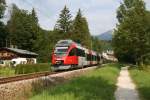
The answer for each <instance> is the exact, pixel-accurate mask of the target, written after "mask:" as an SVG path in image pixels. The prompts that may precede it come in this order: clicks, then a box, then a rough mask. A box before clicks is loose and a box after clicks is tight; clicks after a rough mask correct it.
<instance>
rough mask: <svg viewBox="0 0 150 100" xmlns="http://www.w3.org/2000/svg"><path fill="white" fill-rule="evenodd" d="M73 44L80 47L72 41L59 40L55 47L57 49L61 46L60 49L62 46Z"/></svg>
mask: <svg viewBox="0 0 150 100" xmlns="http://www.w3.org/2000/svg"><path fill="white" fill-rule="evenodd" d="M73 43H74V44H76V45H77V46H81V44H78V43H76V42H74V41H72V40H60V41H58V42H57V44H56V47H58V46H62V47H63V46H70V45H71V44H73Z"/></svg>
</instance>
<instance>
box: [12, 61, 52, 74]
mask: <svg viewBox="0 0 150 100" xmlns="http://www.w3.org/2000/svg"><path fill="white" fill-rule="evenodd" d="M50 70H51V67H50V64H48V63H39V64H21V65H17V66H16V68H15V73H16V74H28V73H35V72H43V71H50Z"/></svg>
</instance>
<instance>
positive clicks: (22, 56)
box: [0, 48, 38, 66]
mask: <svg viewBox="0 0 150 100" xmlns="http://www.w3.org/2000/svg"><path fill="white" fill-rule="evenodd" d="M37 56H38V54H36V53H34V52H30V51H27V50H22V49H16V48H0V66H16V65H18V64H35V63H36V58H37Z"/></svg>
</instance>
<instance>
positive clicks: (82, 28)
mask: <svg viewBox="0 0 150 100" xmlns="http://www.w3.org/2000/svg"><path fill="white" fill-rule="evenodd" d="M72 39H73V40H74V41H76V42H78V43H81V44H82V45H84V46H86V47H88V48H90V47H91V36H90V32H89V28H88V23H87V20H86V18H85V17H83V16H82V13H81V10H80V9H79V11H78V13H77V15H76V17H75V19H74V23H73V32H72Z"/></svg>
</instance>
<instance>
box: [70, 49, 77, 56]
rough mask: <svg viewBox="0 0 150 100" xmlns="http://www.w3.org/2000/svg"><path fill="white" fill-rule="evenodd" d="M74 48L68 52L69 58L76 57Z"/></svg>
mask: <svg viewBox="0 0 150 100" xmlns="http://www.w3.org/2000/svg"><path fill="white" fill-rule="evenodd" d="M76 51H77V50H76V48H73V49H72V50H71V51H70V52H69V56H76Z"/></svg>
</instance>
